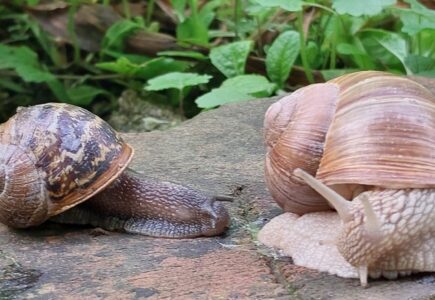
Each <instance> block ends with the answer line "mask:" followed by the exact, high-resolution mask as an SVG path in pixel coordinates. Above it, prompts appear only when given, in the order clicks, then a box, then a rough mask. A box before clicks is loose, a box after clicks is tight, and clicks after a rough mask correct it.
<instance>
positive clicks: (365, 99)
mask: <svg viewBox="0 0 435 300" xmlns="http://www.w3.org/2000/svg"><path fill="white" fill-rule="evenodd" d="M265 138H266V145H267V148H268V151H267V154H266V163H265V178H266V183H267V185H268V188H269V191H270V192H271V194H272V196H273V198H274V200H275V201H276V202H277V203H278V204H279V205H280V206H281V207H282V208H283V209H284V210H285V211H288V212H293V213H296V214H305V213H309V212H314V211H323V210H328V209H330V208H331V207H332V208H334V209H336V210H337V212H338V214H339V215H340V218H341V220H342V231H341V232H340V233H339V236H338V238H337V241H336V246H337V248H338V250H339V252H340V254H341V255H342V256H343V257H344V259H345V260H346V261H347V262H348V263H350V264H351V265H353V266H354V267H355V268H357V269H358V270H359V276H360V279H361V283H362V284H363V285H366V284H367V275H368V274H372V275H374V276H376V274H393V275H394V274H396V275H397V274H408V273H411V272H425V271H435V255H434V254H435V253H434V250H433V249H435V176H434V175H435V159H434V156H433V153H435V97H434V95H433V94H432V93H431V92H430V91H428V90H427V89H426V88H424V87H423V86H421V85H420V84H418V83H416V82H414V81H411V80H409V79H406V78H401V77H398V76H393V75H390V74H387V73H382V72H373V71H367V72H358V73H353V74H349V75H344V76H342V77H339V78H337V79H334V80H332V81H330V82H327V83H325V84H315V85H311V86H307V87H305V88H302V89H300V90H298V91H296V92H295V93H293V94H292V95H291V96H289V97H286V98H283V99H281V100H279V101H278V102H277V103H275V104H273V105H272V106H271V107H270V108H269V110H268V112H267V113H266V118H265ZM301 169H302V170H301ZM303 170H305V171H306V172H305V171H303ZM313 176H315V177H313ZM325 199H327V201H325ZM348 200H352V201H348ZM393 275H391V276H390V277H394V276H393ZM387 277H388V275H387Z"/></svg>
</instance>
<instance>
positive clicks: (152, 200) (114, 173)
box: [0, 103, 229, 238]
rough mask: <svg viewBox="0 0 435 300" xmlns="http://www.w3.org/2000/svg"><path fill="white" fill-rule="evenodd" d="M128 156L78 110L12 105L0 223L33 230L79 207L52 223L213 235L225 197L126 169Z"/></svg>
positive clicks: (223, 223)
mask: <svg viewBox="0 0 435 300" xmlns="http://www.w3.org/2000/svg"><path fill="white" fill-rule="evenodd" d="M133 152H134V151H133V149H132V148H131V147H130V146H129V145H128V144H127V143H125V142H124V141H123V140H122V138H121V137H120V136H119V134H118V133H117V132H115V131H114V130H113V129H112V128H111V127H110V126H109V125H108V124H107V123H106V122H104V121H103V120H101V119H100V118H98V117H97V116H95V115H93V114H92V113H90V112H88V111H86V110H84V109H82V108H79V107H75V106H72V105H67V104H60V103H48V104H42V105H37V106H32V107H29V108H20V109H19V110H18V111H17V114H15V115H14V116H13V117H11V118H10V119H9V120H8V121H7V122H6V123H4V124H1V125H0V222H1V223H3V224H6V225H8V226H10V227H15V228H27V227H31V226H37V225H39V224H41V223H43V222H45V221H46V220H48V219H49V218H52V217H54V216H57V215H59V214H61V213H63V212H68V211H69V210H70V209H72V208H74V207H76V206H77V205H79V204H81V203H82V202H85V203H83V204H82V205H79V207H78V208H76V209H72V212H71V213H65V215H64V216H62V217H57V218H53V219H54V220H57V221H58V222H62V221H63V222H67V223H77V224H93V225H95V226H101V227H105V228H108V229H116V230H125V231H127V232H134V233H141V234H146V235H151V236H158V237H173V238H183V237H196V236H211V235H218V234H221V233H222V232H223V231H224V230H225V229H226V228H227V227H228V225H229V215H228V213H227V211H226V209H225V208H224V207H223V206H222V204H221V203H218V202H220V201H225V200H228V199H227V198H225V197H219V196H217V197H213V196H208V195H205V194H203V193H201V192H199V191H196V190H194V189H191V188H187V187H184V186H181V185H177V184H174V183H169V182H159V181H156V180H152V179H149V178H146V177H144V176H141V175H140V174H137V173H135V172H133V171H131V170H128V169H127V166H128V164H129V162H130V161H131V159H132V156H133ZM87 202H89V203H87Z"/></svg>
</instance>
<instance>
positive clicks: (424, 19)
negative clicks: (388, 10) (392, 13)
mask: <svg viewBox="0 0 435 300" xmlns="http://www.w3.org/2000/svg"><path fill="white" fill-rule="evenodd" d="M405 2H408V3H409V4H410V6H411V8H410V9H398V12H399V15H400V19H401V21H402V23H403V27H402V32H405V33H407V34H409V35H411V36H412V35H415V34H417V33H419V32H420V31H422V30H423V29H435V11H434V10H430V9H428V8H426V7H425V6H424V5H422V4H420V3H418V2H417V1H416V0H406V1H405Z"/></svg>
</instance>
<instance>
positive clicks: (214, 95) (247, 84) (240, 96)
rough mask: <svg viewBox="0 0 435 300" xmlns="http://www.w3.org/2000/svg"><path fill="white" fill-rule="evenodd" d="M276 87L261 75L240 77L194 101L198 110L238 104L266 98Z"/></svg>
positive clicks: (228, 80)
mask: <svg viewBox="0 0 435 300" xmlns="http://www.w3.org/2000/svg"><path fill="white" fill-rule="evenodd" d="M275 88H276V85H275V84H273V83H270V82H269V81H268V80H267V78H266V77H264V76H261V75H253V74H250V75H240V76H236V77H233V78H229V79H227V80H225V81H224V82H223V83H222V85H221V86H220V87H219V88H216V89H213V90H211V91H210V92H209V93H207V94H204V95H202V96H201V97H199V98H197V99H196V100H195V102H196V104H197V105H198V107H200V108H212V107H216V106H218V105H222V104H226V103H232V102H240V101H244V100H250V99H253V98H259V97H268V96H270V95H271V94H272V93H273V91H274V90H275Z"/></svg>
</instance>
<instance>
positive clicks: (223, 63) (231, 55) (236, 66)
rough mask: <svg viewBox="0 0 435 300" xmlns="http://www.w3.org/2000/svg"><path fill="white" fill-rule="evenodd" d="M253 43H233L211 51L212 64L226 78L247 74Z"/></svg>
mask: <svg viewBox="0 0 435 300" xmlns="http://www.w3.org/2000/svg"><path fill="white" fill-rule="evenodd" d="M251 47H252V41H240V42H233V43H230V44H227V45H223V46H219V47H216V48H213V49H211V51H210V59H211V62H212V64H213V65H214V66H215V67H216V68H217V69H218V70H219V71H221V72H222V73H223V74H224V75H225V76H226V77H228V78H230V77H234V76H237V75H242V74H244V73H245V65H246V59H247V58H248V55H249V51H251Z"/></svg>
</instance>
